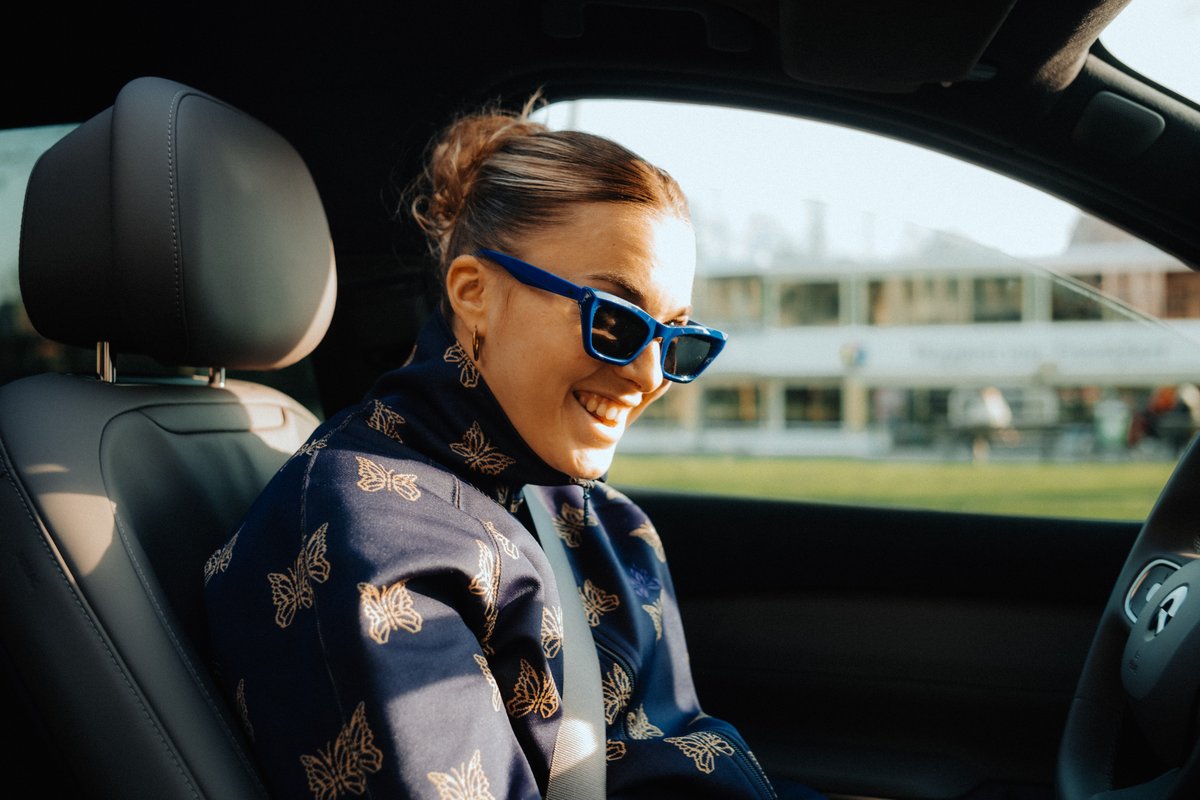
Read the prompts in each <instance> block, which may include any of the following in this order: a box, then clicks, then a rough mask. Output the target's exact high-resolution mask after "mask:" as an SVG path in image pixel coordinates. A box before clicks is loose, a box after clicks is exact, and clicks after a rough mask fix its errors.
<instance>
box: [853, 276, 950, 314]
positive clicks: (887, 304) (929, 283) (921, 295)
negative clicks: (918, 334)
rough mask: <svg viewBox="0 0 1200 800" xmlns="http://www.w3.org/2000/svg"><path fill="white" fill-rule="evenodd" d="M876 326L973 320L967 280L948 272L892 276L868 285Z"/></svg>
mask: <svg viewBox="0 0 1200 800" xmlns="http://www.w3.org/2000/svg"><path fill="white" fill-rule="evenodd" d="M868 292H869V296H870V305H871V324H872V325H953V324H957V323H964V322H969V321H970V317H969V309H968V307H967V304H966V300H967V298H966V297H965V295H964V282H963V281H960V280H959V279H958V278H954V277H950V276H948V275H925V276H919V277H915V278H901V277H889V278H882V279H879V280H873V281H871V282H870V283H869V285H868Z"/></svg>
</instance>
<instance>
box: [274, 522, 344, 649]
mask: <svg viewBox="0 0 1200 800" xmlns="http://www.w3.org/2000/svg"><path fill="white" fill-rule="evenodd" d="M328 528H329V523H325V524H324V525H322V526H321V527H319V528H317V529H316V530H315V531H314V532H313V534H312V535H311V536H309V537H308V541H307V542H305V543H304V546H303V547H302V548H301V549H300V555H298V556H296V565H295V566H294V567H291V568H289V569H288V571H287V573H286V574H285V573H282V572H272V573H270V574H268V575H267V582H268V583H270V584H271V602H272V603H274V604H275V624H276V625H278V626H279V627H281V628H286V627H287V626H289V625H291V624H292V620H293V619H295V617H296V612H297V611H299V610H300V609H301V608H312V604H313V586H312V585H313V584H314V583H324V582H325V581H327V580H329V562H328V561H326V560H325V531H326V530H328Z"/></svg>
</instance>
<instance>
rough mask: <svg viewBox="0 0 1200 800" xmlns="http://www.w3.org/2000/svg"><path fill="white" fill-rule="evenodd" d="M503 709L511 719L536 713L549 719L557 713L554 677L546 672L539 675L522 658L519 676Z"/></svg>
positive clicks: (556, 691)
mask: <svg viewBox="0 0 1200 800" xmlns="http://www.w3.org/2000/svg"><path fill="white" fill-rule="evenodd" d="M505 708H507V709H508V713H509V715H510V716H512V717H518V718H520V717H523V716H525V715H526V714H529V713H530V712H533V711H536V712H537V713H538V714H540V715H541V716H542V717H543V718H544V719H549V718H550V717H551V716H552V715H553V714H554V712H555V711H558V687H557V686H555V685H554V676H553V675H551V674H550V673H549V672H548V671H547V672H545V673H543V674H541V675H539V674H538V671H537V670H536V669H534V668H533V665H532V664H530V663H529V662H528V661H526V660H525V659H523V658H522V659H521V674H520V675H519V676H518V677H517V685H516V686H514V687H513V696H512V698H511V699H510V700H509V701H508V703H507V704H506V705H505Z"/></svg>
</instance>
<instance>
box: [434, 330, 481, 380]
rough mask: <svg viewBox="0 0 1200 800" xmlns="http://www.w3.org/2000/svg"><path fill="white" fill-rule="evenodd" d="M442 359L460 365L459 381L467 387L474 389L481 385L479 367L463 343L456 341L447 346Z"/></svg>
mask: <svg viewBox="0 0 1200 800" xmlns="http://www.w3.org/2000/svg"><path fill="white" fill-rule="evenodd" d="M442 360H443V361H445V362H446V363H447V364H457V365H458V382H459V383H461V384H462V385H463V386H464V387H465V388H467V389H474V388H475V387H476V386H478V385H479V369H478V368H476V366H475V362H474V361H473V360H472V359H471V357H470V356H469V355H467V351H466V350H464V349H463V346H462V345H461V344H459V343H458V342H455V343H454V344H452V345H450V346H449V347H447V348H446V352H445V353H442Z"/></svg>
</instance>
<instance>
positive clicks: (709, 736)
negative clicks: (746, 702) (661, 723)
mask: <svg viewBox="0 0 1200 800" xmlns="http://www.w3.org/2000/svg"><path fill="white" fill-rule="evenodd" d="M663 741H664V742H670V743H671V744H673V745H675V746H676V747H678V748H679V751H680V752H681V753H683V754H684V755H685V756H687V757H688V758H690V759H692V761H694V762H695V763H696V769H698V770H700V771H701V772H703V773H705V774H708V773H710V772H712V771H713V768H714V763H713V759H714V758H715V757H716V756H731V755H733V747H731V746H730V744H729V742H727V741H725V740H724V739H722V738H721V737H720V736H718V735H717V734H715V733H711V732H710V731H698V732H696V733H689V734H686V735H684V736H669V737H667V738H666V739H663Z"/></svg>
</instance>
